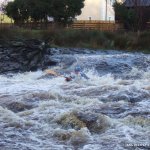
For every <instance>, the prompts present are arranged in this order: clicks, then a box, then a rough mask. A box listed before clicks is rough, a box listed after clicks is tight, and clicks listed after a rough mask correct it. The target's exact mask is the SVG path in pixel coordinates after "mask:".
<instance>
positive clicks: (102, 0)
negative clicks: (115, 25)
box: [77, 0, 122, 21]
mask: <svg viewBox="0 0 150 150" xmlns="http://www.w3.org/2000/svg"><path fill="white" fill-rule="evenodd" d="M118 1H120V2H121V1H122V0H118ZM114 2H115V0H85V4H84V5H85V6H84V8H83V9H82V14H81V15H80V16H78V17H77V20H103V21H115V12H114V9H113V4H114Z"/></svg>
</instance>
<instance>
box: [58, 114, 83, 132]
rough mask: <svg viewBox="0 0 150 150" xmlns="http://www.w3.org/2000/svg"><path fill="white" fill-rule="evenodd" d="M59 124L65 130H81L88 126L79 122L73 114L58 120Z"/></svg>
mask: <svg viewBox="0 0 150 150" xmlns="http://www.w3.org/2000/svg"><path fill="white" fill-rule="evenodd" d="M57 123H58V124H61V125H62V126H63V128H65V129H76V130H79V129H81V128H84V127H86V124H85V123H84V122H82V121H81V120H79V119H78V118H77V116H75V115H74V114H73V113H70V114H66V115H63V116H62V117H61V118H60V119H59V120H57Z"/></svg>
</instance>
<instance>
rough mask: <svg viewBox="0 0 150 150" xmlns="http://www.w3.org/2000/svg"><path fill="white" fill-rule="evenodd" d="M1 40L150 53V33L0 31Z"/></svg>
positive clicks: (65, 30)
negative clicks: (40, 41) (23, 40)
mask: <svg viewBox="0 0 150 150" xmlns="http://www.w3.org/2000/svg"><path fill="white" fill-rule="evenodd" d="M0 39H1V41H3V42H5V41H8V40H12V39H13V40H14V39H17V40H18V39H21V40H22V39H26V40H28V39H38V40H42V41H46V42H47V43H48V44H49V45H50V46H51V47H74V48H90V49H107V50H109V49H111V50H116V49H117V50H127V51H142V52H146V53H149V52H150V42H149V39H150V31H144V32H140V33H133V32H101V31H94V30H73V29H50V30H25V29H3V30H0Z"/></svg>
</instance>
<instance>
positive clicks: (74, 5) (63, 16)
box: [51, 0, 84, 25]
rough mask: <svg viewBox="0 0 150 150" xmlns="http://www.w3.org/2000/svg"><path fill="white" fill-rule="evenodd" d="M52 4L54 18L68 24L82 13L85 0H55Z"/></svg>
mask: <svg viewBox="0 0 150 150" xmlns="http://www.w3.org/2000/svg"><path fill="white" fill-rule="evenodd" d="M51 6H52V8H51V9H52V16H53V18H54V20H55V21H56V22H57V23H63V24H64V25H66V24H68V23H70V22H71V21H72V20H73V19H74V18H75V17H76V16H77V15H80V14H81V9H82V8H83V7H84V0H53V1H52V5H51Z"/></svg>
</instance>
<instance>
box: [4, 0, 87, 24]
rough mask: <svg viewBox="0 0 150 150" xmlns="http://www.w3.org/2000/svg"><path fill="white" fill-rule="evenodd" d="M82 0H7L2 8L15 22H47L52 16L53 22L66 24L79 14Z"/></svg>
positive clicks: (82, 3) (82, 4) (82, 5)
mask: <svg viewBox="0 0 150 150" xmlns="http://www.w3.org/2000/svg"><path fill="white" fill-rule="evenodd" d="M83 7H84V0H14V1H11V2H8V3H7V5H5V6H4V8H3V10H4V12H5V13H6V15H7V16H9V17H10V18H12V19H13V20H14V22H15V23H16V24H23V23H28V22H30V21H32V22H35V23H36V22H44V23H47V22H48V17H52V18H53V19H54V21H55V22H57V23H59V24H60V23H61V24H63V25H66V24H67V23H70V22H71V21H72V20H73V19H74V18H75V17H76V16H77V15H80V14H81V8H83Z"/></svg>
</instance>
